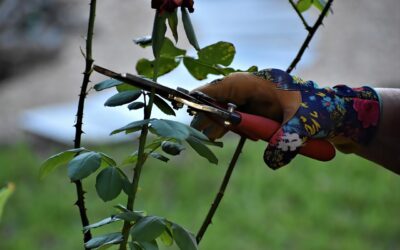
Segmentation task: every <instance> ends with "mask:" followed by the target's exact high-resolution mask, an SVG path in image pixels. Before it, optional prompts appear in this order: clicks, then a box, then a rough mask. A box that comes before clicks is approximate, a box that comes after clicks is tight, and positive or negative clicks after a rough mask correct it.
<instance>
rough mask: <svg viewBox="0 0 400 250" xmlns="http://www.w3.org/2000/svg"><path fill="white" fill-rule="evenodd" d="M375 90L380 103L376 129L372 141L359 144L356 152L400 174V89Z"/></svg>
mask: <svg viewBox="0 0 400 250" xmlns="http://www.w3.org/2000/svg"><path fill="white" fill-rule="evenodd" d="M375 90H376V91H377V92H378V94H379V95H380V97H381V105H382V112H381V119H380V123H379V126H378V130H377V132H376V134H375V136H374V137H373V139H372V141H371V142H370V143H369V144H368V145H367V146H361V147H360V149H359V150H358V151H357V152H356V154H357V155H360V156H362V157H363V158H366V159H368V160H371V161H373V162H376V163H378V164H380V165H382V166H383V167H385V168H387V169H389V170H391V171H393V172H395V173H397V174H400V89H389V88H377V89H375Z"/></svg>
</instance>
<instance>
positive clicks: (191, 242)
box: [172, 224, 197, 250]
mask: <svg viewBox="0 0 400 250" xmlns="http://www.w3.org/2000/svg"><path fill="white" fill-rule="evenodd" d="M172 234H173V236H174V239H175V242H176V244H177V245H178V247H179V248H180V249H181V250H197V243H196V239H195V237H194V235H193V234H191V233H190V232H188V231H187V230H186V229H184V228H183V227H181V226H179V225H177V224H173V225H172Z"/></svg>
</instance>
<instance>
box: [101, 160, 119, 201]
mask: <svg viewBox="0 0 400 250" xmlns="http://www.w3.org/2000/svg"><path fill="white" fill-rule="evenodd" d="M122 185H123V179H122V176H121V173H120V172H119V171H118V169H117V168H116V167H108V168H105V169H103V170H102V171H100V173H99V174H98V175H97V178H96V191H97V194H98V195H99V197H100V198H101V199H102V200H103V201H104V202H106V201H111V200H113V199H115V198H116V197H118V195H119V194H120V193H121V191H122Z"/></svg>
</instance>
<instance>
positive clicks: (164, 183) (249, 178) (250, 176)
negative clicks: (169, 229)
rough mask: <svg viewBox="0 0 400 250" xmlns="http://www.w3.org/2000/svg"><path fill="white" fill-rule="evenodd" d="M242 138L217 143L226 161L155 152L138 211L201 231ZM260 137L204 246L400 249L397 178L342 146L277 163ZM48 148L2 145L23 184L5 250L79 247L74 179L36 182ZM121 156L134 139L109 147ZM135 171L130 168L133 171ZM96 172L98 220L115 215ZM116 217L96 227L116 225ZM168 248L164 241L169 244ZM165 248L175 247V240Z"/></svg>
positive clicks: (0, 231) (3, 163)
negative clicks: (269, 159)
mask: <svg viewBox="0 0 400 250" xmlns="http://www.w3.org/2000/svg"><path fill="white" fill-rule="evenodd" d="M236 140H237V138H227V139H226V140H225V147H224V149H217V150H215V152H216V154H217V155H218V158H219V159H220V164H219V165H218V166H215V165H209V164H208V163H207V162H206V161H205V160H203V159H202V158H200V157H198V156H195V155H194V154H193V152H191V150H187V151H188V152H185V153H184V154H183V155H182V156H179V157H176V158H174V159H172V160H171V161H170V163H168V164H164V163H161V162H160V163H159V162H158V161H156V160H149V162H148V164H147V165H146V167H145V170H144V173H143V179H142V180H141V183H140V186H141V189H140V193H139V200H138V202H137V209H139V210H146V211H147V213H148V214H154V215H160V216H164V217H166V218H168V219H170V220H172V221H175V222H177V223H179V224H181V225H184V226H185V227H186V228H188V229H189V230H191V231H193V232H196V231H197V229H198V228H199V226H200V224H201V222H202V220H203V218H204V216H205V214H206V212H207V210H208V208H209V206H210V204H211V201H212V199H213V197H214V195H215V193H216V190H217V188H218V186H219V183H220V181H221V179H222V176H223V174H224V172H225V168H226V166H227V164H228V161H229V159H230V157H231V155H232V153H233V150H234V148H235V145H236ZM264 146H265V145H264V143H262V142H258V143H255V142H247V144H246V145H245V149H244V152H243V154H242V155H241V157H240V160H239V164H238V166H237V168H236V170H235V172H234V174H233V177H232V180H231V183H230V185H229V186H228V190H227V192H226V194H225V197H224V199H223V201H222V204H221V206H220V208H219V210H218V211H217V214H216V216H215V218H214V220H213V224H212V225H211V226H210V227H209V230H208V232H207V233H206V235H205V236H204V238H203V242H202V243H201V245H200V249H203V250H221V249H231V250H241V249H250V250H258V249H260V250H261V249H296V250H297V249H305V250H312V249H341V250H342V249H351V250H356V249H363V250H366V249H367V250H368V249H374V250H375V249H399V248H400V237H399V235H400V221H399V209H400V179H399V176H397V175H395V174H392V173H390V172H388V171H386V170H384V169H383V168H380V167H377V166H376V165H374V164H373V163H370V162H368V161H366V160H363V159H361V158H358V157H355V156H350V155H341V154H339V155H338V156H337V157H336V158H335V160H333V161H331V162H328V163H321V162H317V161H313V160H310V159H306V158H303V157H298V158H297V159H296V160H295V161H294V162H293V163H291V164H290V165H289V166H287V167H285V168H283V169H280V170H278V171H272V170H270V169H268V168H267V167H266V166H265V165H264V163H263V161H262V153H263V150H264ZM61 150H63V148H57V147H51V148H47V149H46V151H47V153H45V154H43V153H40V152H37V151H38V150H37V149H36V148H35V147H33V146H30V145H29V144H28V143H25V142H22V143H16V144H14V145H11V146H9V147H3V148H0V184H5V183H6V182H8V181H12V182H14V183H15V184H16V190H15V192H14V194H13V196H12V197H11V198H10V200H9V202H8V203H7V205H6V207H5V211H4V214H3V218H2V221H1V222H0V239H1V240H0V249H9V250H13V249H60V250H63V249H82V245H81V244H82V243H81V241H82V234H81V231H80V228H81V227H80V220H79V217H78V211H77V209H76V207H74V206H73V203H74V202H75V189H74V185H73V184H71V183H70V182H69V180H68V179H67V178H66V168H61V169H59V170H57V171H56V172H54V173H53V174H51V175H50V176H49V177H47V178H46V179H45V180H44V181H39V180H38V178H37V176H38V168H39V165H40V162H41V161H42V160H43V159H45V158H46V157H47V156H49V155H51V154H53V153H55V152H58V151H61ZM101 150H102V151H104V152H106V153H108V154H110V155H113V156H116V157H117V158H119V159H121V157H122V156H123V155H126V154H127V153H129V150H131V146H128V145H121V146H118V147H114V146H113V147H110V148H107V147H104V148H101ZM126 170H127V172H128V175H129V176H130V175H131V173H130V170H129V169H126ZM94 179H95V178H94V177H91V178H89V179H88V180H85V182H84V186H85V189H86V190H87V191H88V194H87V205H88V209H89V217H90V220H91V222H95V221H98V220H100V219H102V218H104V217H107V216H109V215H110V214H112V213H114V212H115V210H114V209H113V205H116V204H118V203H121V204H124V203H125V197H124V196H123V195H120V197H119V198H118V199H117V200H115V201H112V202H108V203H104V202H102V201H101V200H99V199H98V198H97V197H96V194H95V190H94ZM120 226H121V224H118V223H116V224H112V225H108V226H106V227H104V228H101V229H98V230H95V231H93V233H94V234H95V235H97V234H101V233H104V232H111V231H118V230H119V228H120ZM162 249H164V248H162ZM165 249H176V248H175V247H171V248H165Z"/></svg>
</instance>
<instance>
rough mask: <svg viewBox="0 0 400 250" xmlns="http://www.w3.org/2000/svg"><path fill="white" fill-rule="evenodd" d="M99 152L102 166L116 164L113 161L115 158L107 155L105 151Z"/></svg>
mask: <svg viewBox="0 0 400 250" xmlns="http://www.w3.org/2000/svg"><path fill="white" fill-rule="evenodd" d="M99 154H100V155H101V160H102V167H104V166H106V167H108V166H116V165H117V163H116V162H115V160H114V159H113V158H111V156H109V155H107V154H105V153H102V152H99Z"/></svg>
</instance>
